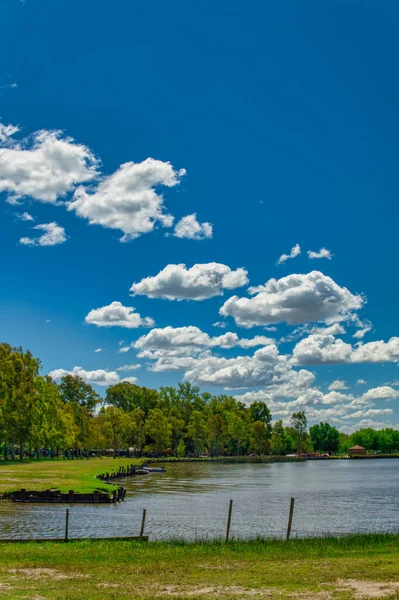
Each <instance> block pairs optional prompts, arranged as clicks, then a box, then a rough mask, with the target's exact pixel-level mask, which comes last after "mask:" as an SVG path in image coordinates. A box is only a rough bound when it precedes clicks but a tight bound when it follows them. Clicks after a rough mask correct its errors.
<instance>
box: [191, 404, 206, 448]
mask: <svg viewBox="0 0 399 600" xmlns="http://www.w3.org/2000/svg"><path fill="white" fill-rule="evenodd" d="M207 433H208V431H207V426H206V423H205V421H204V415H203V413H202V412H200V411H199V410H194V411H193V412H192V414H191V417H190V420H189V422H188V426H187V437H188V439H189V440H191V442H192V446H193V450H194V454H196V455H198V454H200V452H201V450H202V449H203V447H204V442H205V440H206V437H207Z"/></svg>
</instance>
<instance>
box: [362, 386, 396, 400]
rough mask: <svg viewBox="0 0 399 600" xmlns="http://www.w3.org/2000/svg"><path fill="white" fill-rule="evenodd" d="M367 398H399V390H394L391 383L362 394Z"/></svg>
mask: <svg viewBox="0 0 399 600" xmlns="http://www.w3.org/2000/svg"><path fill="white" fill-rule="evenodd" d="M362 398H364V399H365V400H393V399H395V398H399V390H394V389H393V388H392V387H391V386H389V385H382V386H380V387H376V388H371V389H370V390H368V391H367V392H365V393H364V394H363V396H362Z"/></svg>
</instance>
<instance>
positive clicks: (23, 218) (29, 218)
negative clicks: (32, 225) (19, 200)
mask: <svg viewBox="0 0 399 600" xmlns="http://www.w3.org/2000/svg"><path fill="white" fill-rule="evenodd" d="M16 217H17V219H19V220H20V221H34V220H35V219H34V218H33V217H32V215H31V214H29V213H28V212H23V213H20V214H17V215H16Z"/></svg>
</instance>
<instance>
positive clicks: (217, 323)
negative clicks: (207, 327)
mask: <svg viewBox="0 0 399 600" xmlns="http://www.w3.org/2000/svg"><path fill="white" fill-rule="evenodd" d="M212 327H220V329H226V327H227V323H226V322H225V321H216V323H212Z"/></svg>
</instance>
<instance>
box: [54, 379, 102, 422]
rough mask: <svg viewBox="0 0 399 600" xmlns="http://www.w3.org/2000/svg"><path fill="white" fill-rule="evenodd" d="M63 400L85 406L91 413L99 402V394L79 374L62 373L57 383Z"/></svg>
mask: <svg viewBox="0 0 399 600" xmlns="http://www.w3.org/2000/svg"><path fill="white" fill-rule="evenodd" d="M59 388H60V393H61V398H62V400H63V402H65V403H67V402H71V403H72V402H73V403H75V404H78V405H79V406H81V407H83V408H85V409H86V410H87V412H88V413H89V414H90V415H91V414H93V412H94V409H95V408H96V406H97V404H98V403H99V402H101V398H100V396H99V395H98V394H97V393H96V392H95V391H94V390H93V388H92V387H91V385H90V384H89V383H86V381H84V380H83V379H82V378H81V377H79V375H70V374H68V375H64V377H62V378H61V383H60V384H59Z"/></svg>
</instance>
